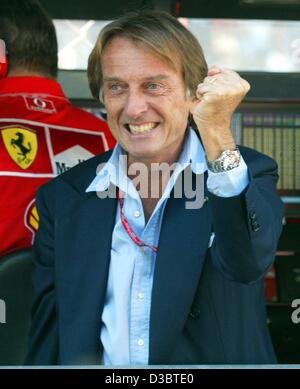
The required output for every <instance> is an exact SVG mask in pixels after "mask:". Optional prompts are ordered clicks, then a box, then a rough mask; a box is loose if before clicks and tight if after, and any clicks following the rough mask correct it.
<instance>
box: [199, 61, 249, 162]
mask: <svg viewBox="0 0 300 389" xmlns="http://www.w3.org/2000/svg"><path fill="white" fill-rule="evenodd" d="M249 89H250V85H249V83H248V82H247V81H246V80H244V79H243V78H241V77H240V76H239V75H238V74H237V73H236V72H234V71H233V70H229V69H221V68H212V69H210V70H209V72H208V75H207V77H205V79H204V81H203V83H201V84H199V85H198V88H197V91H196V96H197V100H195V102H194V105H193V108H192V110H191V113H192V115H193V118H194V121H195V123H196V125H197V128H198V130H199V132H200V136H201V139H202V141H203V145H204V148H205V151H206V154H207V158H208V159H209V160H215V159H217V158H218V157H219V156H220V154H221V153H222V151H224V150H227V149H230V150H233V149H234V148H235V147H236V145H235V142H234V138H233V135H232V132H231V128H230V123H231V118H232V115H233V113H234V111H235V109H236V108H237V106H238V105H239V104H240V102H241V101H242V99H243V98H244V96H245V95H246V93H247V92H248V91H249Z"/></svg>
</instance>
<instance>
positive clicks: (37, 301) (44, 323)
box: [25, 180, 59, 365]
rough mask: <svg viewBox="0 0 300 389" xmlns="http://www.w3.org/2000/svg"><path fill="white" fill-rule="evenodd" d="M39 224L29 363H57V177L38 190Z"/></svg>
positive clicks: (35, 244) (34, 271) (35, 250)
mask: <svg viewBox="0 0 300 389" xmlns="http://www.w3.org/2000/svg"><path fill="white" fill-rule="evenodd" d="M36 204H37V210H38V214H39V217H40V225H39V229H38V231H37V234H36V237H35V242H34V256H33V265H34V266H33V268H34V270H33V292H34V299H33V305H32V321H31V328H30V335H29V347H28V354H27V357H26V360H25V364H27V365H55V364H58V363H59V361H58V325H57V313H56V299H55V279H54V278H55V277H54V235H55V228H54V220H53V218H54V214H55V212H54V209H55V180H54V181H51V182H49V183H47V184H46V185H45V186H42V187H41V188H40V190H39V192H38V195H37V199H36Z"/></svg>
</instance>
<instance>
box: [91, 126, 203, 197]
mask: <svg viewBox="0 0 300 389" xmlns="http://www.w3.org/2000/svg"><path fill="white" fill-rule="evenodd" d="M126 155H127V154H126V152H125V151H124V150H123V149H122V148H121V146H120V145H119V144H117V145H116V146H115V148H114V150H113V153H112V155H111V156H110V158H109V160H108V161H107V162H106V163H105V164H104V165H103V167H101V166H100V167H99V169H98V173H97V175H96V177H95V178H94V179H93V181H92V182H91V184H90V185H89V186H88V187H87V189H86V192H97V191H100V192H102V191H105V190H107V189H108V187H109V185H110V184H113V185H114V186H117V187H118V188H120V189H121V190H122V191H124V192H126V193H128V194H129V195H130V196H132V197H133V198H136V197H138V193H137V191H136V190H135V188H134V186H133V184H132V181H131V180H130V179H129V178H128V176H127V174H126V165H125V159H124V157H125V158H126ZM177 163H178V165H177V167H176V169H175V171H174V174H173V175H172V177H173V179H176V178H177V177H178V175H179V173H180V172H181V171H182V170H184V169H185V168H186V167H187V166H189V165H190V166H191V169H192V171H193V173H195V174H202V173H204V172H205V171H206V170H207V164H206V160H205V152H204V149H203V146H202V144H201V142H200V139H199V138H198V136H197V135H196V133H195V131H194V130H193V129H192V128H189V129H188V130H187V134H186V138H185V142H184V145H183V149H182V151H181V154H180V156H179V159H178V161H177Z"/></svg>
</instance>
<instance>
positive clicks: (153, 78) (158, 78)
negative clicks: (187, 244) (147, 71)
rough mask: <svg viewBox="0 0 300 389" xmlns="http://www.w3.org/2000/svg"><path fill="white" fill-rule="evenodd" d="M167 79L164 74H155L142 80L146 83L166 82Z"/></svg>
mask: <svg viewBox="0 0 300 389" xmlns="http://www.w3.org/2000/svg"><path fill="white" fill-rule="evenodd" d="M168 78H170V77H169V76H167V75H166V74H157V75H155V76H150V77H145V78H144V80H147V81H153V80H166V79H168Z"/></svg>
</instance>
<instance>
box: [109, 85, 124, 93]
mask: <svg viewBox="0 0 300 389" xmlns="http://www.w3.org/2000/svg"><path fill="white" fill-rule="evenodd" d="M121 89H122V87H121V85H119V84H112V85H110V86H109V90H110V91H112V92H119V91H120V90H121Z"/></svg>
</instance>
